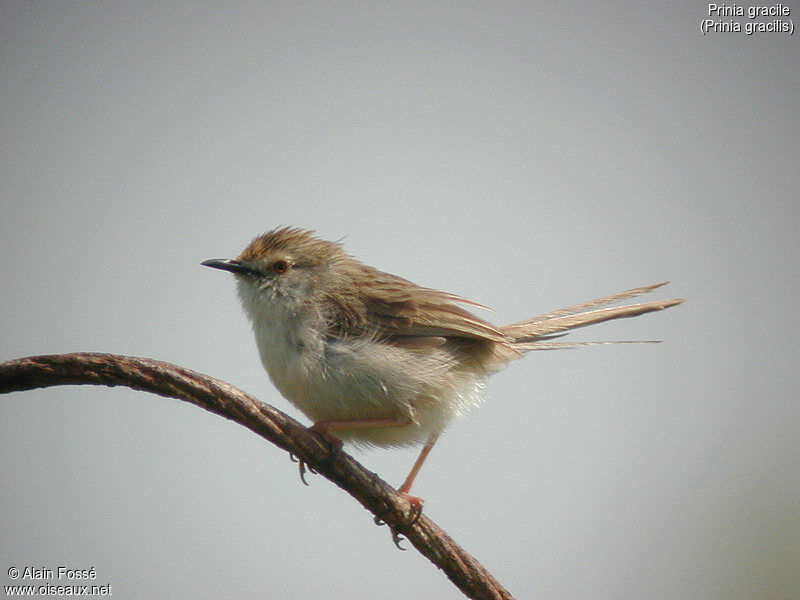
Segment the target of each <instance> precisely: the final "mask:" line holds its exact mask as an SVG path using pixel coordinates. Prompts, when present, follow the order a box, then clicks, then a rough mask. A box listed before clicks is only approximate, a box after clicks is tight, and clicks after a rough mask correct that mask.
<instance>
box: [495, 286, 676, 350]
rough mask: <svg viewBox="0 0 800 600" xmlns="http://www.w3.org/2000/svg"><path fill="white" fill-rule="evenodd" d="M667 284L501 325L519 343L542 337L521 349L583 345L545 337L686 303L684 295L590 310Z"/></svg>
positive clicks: (504, 331) (647, 287)
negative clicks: (548, 340) (554, 340)
mask: <svg viewBox="0 0 800 600" xmlns="http://www.w3.org/2000/svg"><path fill="white" fill-rule="evenodd" d="M666 283H667V282H664V283H657V284H655V285H649V286H645V287H640V288H635V289H632V290H627V291H625V292H620V293H618V294H612V295H611V296H604V297H603V298H597V299H596V300H590V301H589V302H584V303H582V304H576V305H575V306H570V307H568V308H562V309H561V310H556V311H553V312H549V313H547V314H545V315H542V316H540V317H535V318H533V319H526V320H525V321H519V322H517V323H512V324H510V325H506V326H504V327H501V328H500V330H501V331H502V332H503V333H504V334H505V335H506V336H507V337H508V338H510V339H511V340H512V342H513V343H515V344H529V343H531V342H536V341H537V340H540V341H539V343H538V344H536V348H533V347H531V348H520V349H521V350H534V349H541V350H544V349H550V348H556V347H569V346H575V345H583V344H582V343H580V342H549V343H545V342H544V341H543V340H542V338H544V337H545V336H552V335H553V334H557V333H559V332H561V331H566V330H568V329H575V328H576V327H584V326H586V325H593V324H594V323H602V322H603V321H609V320H611V319H621V318H626V317H635V316H637V315H641V314H644V313H648V312H652V311H655V310H664V309H665V308H669V307H670V306H675V305H676V304H680V303H681V302H683V299H682V298H676V299H673V300H656V301H654V302H644V303H641V304H629V305H626V306H617V307H612V308H602V309H597V310H590V309H595V308H597V307H598V306H603V305H606V304H611V303H613V302H619V301H621V300H626V299H628V298H633V297H635V296H639V295H641V294H644V293H647V292H650V291H652V290H655V289H657V288H660V287H661V286H663V285H666ZM590 343H592V342H590Z"/></svg>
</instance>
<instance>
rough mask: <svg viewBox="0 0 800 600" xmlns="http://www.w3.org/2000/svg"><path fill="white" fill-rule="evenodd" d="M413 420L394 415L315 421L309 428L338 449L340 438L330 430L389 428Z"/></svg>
mask: <svg viewBox="0 0 800 600" xmlns="http://www.w3.org/2000/svg"><path fill="white" fill-rule="evenodd" d="M413 422H414V421H413V420H412V419H411V417H395V418H392V419H354V420H352V421H334V420H330V421H317V422H316V423H314V424H313V425H312V426H311V427H310V429H311V431H313V432H315V433H318V434H319V435H320V436H321V437H322V438H324V439H325V441H326V442H328V443H329V444H330V445H331V446H332V447H333V449H334V450H337V451H338V450H340V449H341V447H342V440H340V439H339V438H338V437H336V436H335V435H331V432H332V431H340V430H342V429H371V428H389V427H405V426H407V425H411V423H413Z"/></svg>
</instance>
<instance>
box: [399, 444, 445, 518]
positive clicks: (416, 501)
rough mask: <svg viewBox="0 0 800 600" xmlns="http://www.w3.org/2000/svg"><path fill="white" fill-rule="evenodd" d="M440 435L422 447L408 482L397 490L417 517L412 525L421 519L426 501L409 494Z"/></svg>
mask: <svg viewBox="0 0 800 600" xmlns="http://www.w3.org/2000/svg"><path fill="white" fill-rule="evenodd" d="M440 433H441V431H437V432H436V433H433V434H431V436H430V437H429V438H428V441H427V442H425V445H424V446H423V447H422V451H421V452H420V453H419V456H418V457H417V460H416V461H415V462H414V466H413V467H411V472H410V473H409V474H408V477H406V480H405V481H404V482H403V483H402V485H401V486H400V487H399V488H397V491H398V493H399V494H400V495H401V496H403V497H404V498H405V499H406V500H408V501H409V503H410V504H411V508H412V509H413V510H414V512H415V515H416V516H415V518H414V519H413V520H412V524H413V523H414V522H415V521H416V520H417V519H418V518H419V515H420V513H422V504H423V503H424V502H425V501H424V500H423V499H422V498H420V497H419V496H412V495H411V494H409V493H408V492H409V491H410V490H411V486H412V485H413V483H414V480H415V479H416V478H417V474H418V473H419V470H420V468H421V467H422V463H424V462H425V459H426V458H428V454H430V451H431V448H433V445H434V444H435V443H436V440H438V439H439V434H440Z"/></svg>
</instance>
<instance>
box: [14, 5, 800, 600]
mask: <svg viewBox="0 0 800 600" xmlns="http://www.w3.org/2000/svg"><path fill="white" fill-rule="evenodd" d="M743 6H748V5H743ZM786 6H788V7H789V8H790V9H791V11H792V14H791V17H790V18H791V19H793V20H794V24H795V25H797V24H798V21H797V20H798V18H800V5H798V4H797V3H793V2H790V3H786ZM706 15H707V4H704V3H700V2H672V3H661V2H659V3H655V2H643V3H617V4H613V5H609V4H601V3H595V2H577V3H552V4H551V3H543V4H534V3H527V2H523V3H505V4H493V3H478V2H452V3H451V2H447V3H444V2H434V3H421V2H420V3H399V2H398V3H374V2H362V3H358V2H337V3H332V2H331V3H328V2H317V3H304V2H269V3H262V2H253V3H230V2H206V3H177V2H175V3H142V2H81V3H74V2H59V3H50V2H2V3H0V45H1V46H0V52H1V55H0V77H1V78H2V88H1V89H2V91H0V98H1V99H2V100H1V102H0V104H1V105H2V109H0V119H1V120H2V121H1V123H0V127H1V130H0V131H1V133H0V135H2V140H3V141H2V144H0V152H2V159H1V160H0V203H2V204H1V205H0V209H1V210H2V214H1V215H0V254H1V255H2V260H1V261H0V282H2V283H0V286H2V297H1V300H2V305H1V307H2V309H1V310H0V332H2V334H1V335H0V359H2V360H6V359H11V358H15V357H21V356H26V355H31V354H45V353H59V352H70V351H78V350H93V351H106V352H117V353H124V354H130V355H136V356H147V357H153V358H157V359H161V360H167V361H171V362H174V363H177V364H179V365H183V366H186V367H189V368H192V369H195V370H198V371H201V372H204V373H208V374H211V375H214V376H216V377H219V378H222V379H225V380H227V381H230V382H231V383H232V384H234V385H236V386H238V387H241V388H242V389H244V390H246V391H248V392H250V393H252V394H255V395H256V396H258V397H259V398H261V399H263V400H264V401H266V402H269V403H272V404H275V405H276V406H278V407H279V408H281V409H284V410H287V412H289V413H290V414H292V415H294V416H298V417H299V416H301V415H299V413H298V412H297V411H296V410H294V409H292V408H291V407H290V406H289V405H288V403H287V402H286V401H285V400H283V399H282V398H281V397H280V396H279V394H278V393H277V392H276V391H275V390H274V388H273V387H272V386H271V385H270V383H269V381H268V379H267V377H266V374H265V373H264V372H263V371H262V369H261V366H260V364H259V361H258V357H257V353H256V350H255V345H254V342H253V340H252V335H251V333H250V331H249V326H248V324H247V322H246V320H245V318H244V315H243V313H242V312H241V310H240V307H239V306H238V301H237V299H236V296H235V290H234V282H233V281H232V277H230V276H227V275H225V274H223V273H220V272H216V271H212V270H210V269H205V268H203V267H201V266H200V262H201V261H202V260H204V259H206V258H212V257H226V256H234V255H235V254H237V253H238V252H239V251H240V250H241V249H242V248H243V247H244V245H245V244H247V243H248V242H249V241H250V239H251V238H252V237H253V236H255V235H257V234H259V233H261V232H263V231H266V230H269V229H272V228H273V227H276V226H278V225H288V224H292V225H298V226H302V227H307V228H312V229H316V230H317V231H318V232H319V234H320V235H322V236H323V237H326V238H329V239H337V238H340V237H342V236H347V238H346V245H347V248H348V249H349V251H350V252H351V253H353V254H354V255H355V256H357V257H359V258H360V259H362V260H364V261H365V262H367V263H370V264H373V265H374V266H376V267H379V268H381V269H383V270H387V271H390V272H393V273H396V274H398V275H402V276H405V277H407V278H410V279H412V280H413V281H416V282H417V283H420V284H423V285H428V286H433V287H438V288H441V289H445V290H448V291H452V292H455V293H459V294H462V295H464V296H467V297H469V298H473V299H475V300H476V301H478V302H481V303H483V304H486V305H488V306H491V307H493V308H495V309H496V310H497V314H487V315H484V316H486V317H487V318H489V319H490V320H494V321H497V322H503V321H505V322H511V321H515V320H519V319H522V318H525V317H529V316H533V315H534V314H539V313H543V312H546V311H549V310H552V309H556V308H560V307H562V306H566V305H569V304H573V303H576V302H580V301H583V300H588V299H590V298H593V297H597V296H601V295H604V294H608V293H612V292H617V291H620V290H623V289H628V288H631V287H636V286H639V285H644V284H648V283H654V282H657V281H662V280H666V279H669V280H671V281H672V283H671V285H670V286H669V287H668V288H666V290H664V291H662V292H659V294H658V297H662V298H663V297H676V296H681V297H686V298H687V299H688V301H687V302H686V303H685V304H684V305H682V306H680V307H678V308H674V309H671V310H669V311H666V312H663V313H659V314H655V315H647V316H644V317H641V318H639V319H633V320H626V321H622V322H618V323H608V324H603V325H599V326H597V327H593V328H590V329H584V330H581V331H579V332H576V333H575V334H572V335H571V336H570V338H571V339H577V340H604V339H661V340H663V341H664V343H662V344H659V345H641V346H605V347H602V346H601V347H595V348H586V349H578V350H570V351H564V352H551V353H544V352H541V353H535V354H533V355H530V356H528V357H527V358H526V359H525V360H524V361H521V362H519V363H517V364H515V365H513V366H512V367H510V368H509V369H507V370H506V371H505V372H503V373H501V374H499V375H497V376H496V377H494V378H492V380H490V382H489V384H488V386H487V389H486V399H487V401H486V402H485V403H484V405H483V406H482V407H481V408H480V409H479V410H477V411H475V412H473V413H471V414H469V415H468V416H467V417H466V418H464V419H463V420H461V421H460V422H458V423H456V424H455V426H453V427H452V428H451V429H450V430H449V431H448V433H447V435H446V436H445V437H444V438H443V440H442V441H441V442H440V444H439V445H438V446H437V448H436V449H435V451H434V452H433V453H432V454H431V457H430V459H429V461H428V463H427V464H426V466H425V469H424V470H423V472H422V474H421V476H420V478H419V480H418V482H417V485H416V488H415V489H416V491H417V492H418V493H419V494H420V495H421V496H423V497H424V498H425V499H426V505H425V510H426V512H427V514H428V515H429V516H430V517H431V518H433V519H434V520H436V521H437V522H438V523H439V524H440V525H441V526H443V527H444V528H445V529H446V530H447V531H448V532H449V533H450V534H451V535H453V537H454V538H455V539H456V540H457V541H459V542H460V543H461V544H462V545H463V546H464V547H465V548H467V549H468V550H469V551H470V552H472V553H473V554H474V555H475V556H476V557H477V558H478V559H479V560H481V561H482V562H483V564H484V565H485V566H486V567H487V568H488V569H489V570H490V571H492V572H493V573H494V574H495V576H496V577H497V578H498V579H499V580H500V581H501V582H502V583H503V584H504V585H505V586H506V587H507V588H508V589H509V590H510V591H511V592H512V593H514V594H515V595H516V596H517V597H518V598H552V599H558V598H564V599H567V598H569V599H584V598H585V599H587V600H588V599H596V598H612V597H613V598H662V599H665V598H725V599H728V600H730V599H755V598H758V599H760V600H767V599H779V598H780V599H786V598H793V597H797V596H798V595H800V569H798V564H799V563H800V509H798V506H800V470H798V456H800V436H799V435H798V431H799V430H800V429H799V428H800V402H798V397H797V390H798V383H800V382H799V381H798V379H799V377H798V373H797V368H798V361H797V359H798V356H800V348H799V347H798V345H799V343H798V339H800V327H798V322H799V321H798V316H797V300H798V296H799V295H800V294H799V293H800V289H799V288H800V286H799V285H798V279H799V278H798V255H800V247H799V246H800V243H798V240H799V239H800V236H799V235H798V222H799V221H800V218H799V217H800V209H799V208H798V206H799V204H798V200H800V198H798V190H799V189H800V176H798V165H800V151H799V150H798V135H799V134H800V119H799V118H798V109H800V51H799V48H798V34H794V35H792V36H790V35H788V34H785V33H762V34H756V35H752V36H747V35H745V33H711V34H709V35H706V36H702V35H701V33H700V22H701V20H702V19H703V18H706ZM726 20H729V18H727V19H726ZM734 20H736V21H737V22H741V23H744V22H746V21H747V18H746V17H744V18H736V19H734ZM0 452H2V460H1V461H0V481H2V485H0V530H2V532H3V533H2V535H1V536H0V565H1V566H2V579H3V584H4V585H6V584H8V583H10V580H9V579H8V575H7V570H8V568H9V567H12V566H16V567H19V568H24V567H26V566H37V567H47V568H56V567H58V566H59V565H64V566H68V567H72V568H89V567H94V568H95V570H96V571H97V574H98V579H97V583H100V584H104V583H110V584H111V585H112V591H113V592H114V596H118V597H122V598H174V597H194V598H219V597H239V598H264V597H267V598H312V597H321V596H325V597H329V598H338V597H342V598H344V597H347V598H376V597H380V598H409V597H420V598H460V597H461V594H460V592H458V590H456V589H455V588H454V587H453V586H452V585H451V584H450V583H449V582H448V581H447V580H446V578H445V577H444V576H443V575H442V574H441V573H440V572H438V571H437V570H436V569H435V568H434V567H432V566H431V565H430V564H429V563H427V561H426V560H425V559H424V558H421V557H420V556H419V555H417V554H416V552H415V551H413V550H412V551H409V552H404V553H401V552H398V551H397V550H396V549H395V547H394V545H393V544H392V543H391V541H390V537H389V534H388V532H387V531H386V529H385V528H378V527H375V525H374V524H373V523H372V519H371V517H370V515H369V514H367V513H366V512H365V511H364V510H363V509H361V508H360V507H359V506H358V505H357V504H356V503H355V502H354V501H353V500H352V499H350V498H349V497H348V496H346V495H345V494H344V493H342V492H341V491H340V490H339V489H338V488H336V487H334V486H333V485H331V484H329V483H328V482H326V481H325V480H324V479H321V478H319V477H312V478H311V482H310V483H311V486H310V487H308V488H307V487H305V486H303V485H302V484H301V483H300V481H299V479H298V476H297V469H296V467H295V465H293V464H292V463H290V462H289V460H288V457H287V456H286V454H285V453H283V452H282V451H279V450H277V449H276V448H274V447H273V446H270V445H269V444H266V443H264V442H263V441H262V440H261V439H259V438H257V437H256V436H254V435H253V434H251V433H250V432H249V431H247V430H245V429H243V428H241V427H238V426H235V425H233V424H231V423H230V422H228V421H225V420H224V419H221V418H219V417H217V416H214V415H212V414H210V413H206V412H204V411H202V410H200V409H198V408H195V407H193V406H190V405H187V404H183V403H181V402H178V401H174V400H168V399H164V398H160V397H156V396H150V395H146V394H143V393H137V392H133V391H130V390H124V389H106V388H91V387H61V388H51V389H48V390H42V391H36V392H27V393H19V394H13V395H10V396H4V397H3V398H2V399H0ZM415 453H416V452H415V451H413V450H409V451H385V450H377V451H372V452H365V453H357V454H356V456H357V458H359V459H360V460H362V461H363V462H364V464H365V465H366V466H367V467H368V468H371V469H373V470H375V471H376V472H377V473H379V474H380V475H381V476H382V477H383V478H385V479H387V480H388V481H390V482H393V483H395V484H398V483H399V482H400V481H401V480H402V478H403V477H404V475H405V473H406V471H407V470H408V468H409V467H410V465H411V463H412V462H413V459H414V456H415ZM44 583H59V582H58V581H46V582H44ZM61 583H63V582H61Z"/></svg>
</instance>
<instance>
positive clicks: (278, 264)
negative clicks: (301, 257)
mask: <svg viewBox="0 0 800 600" xmlns="http://www.w3.org/2000/svg"><path fill="white" fill-rule="evenodd" d="M288 270H289V263H287V262H286V261H285V260H276V261H275V262H274V263H272V271H273V272H274V273H277V274H278V275H280V274H282V273H286V271H288Z"/></svg>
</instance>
